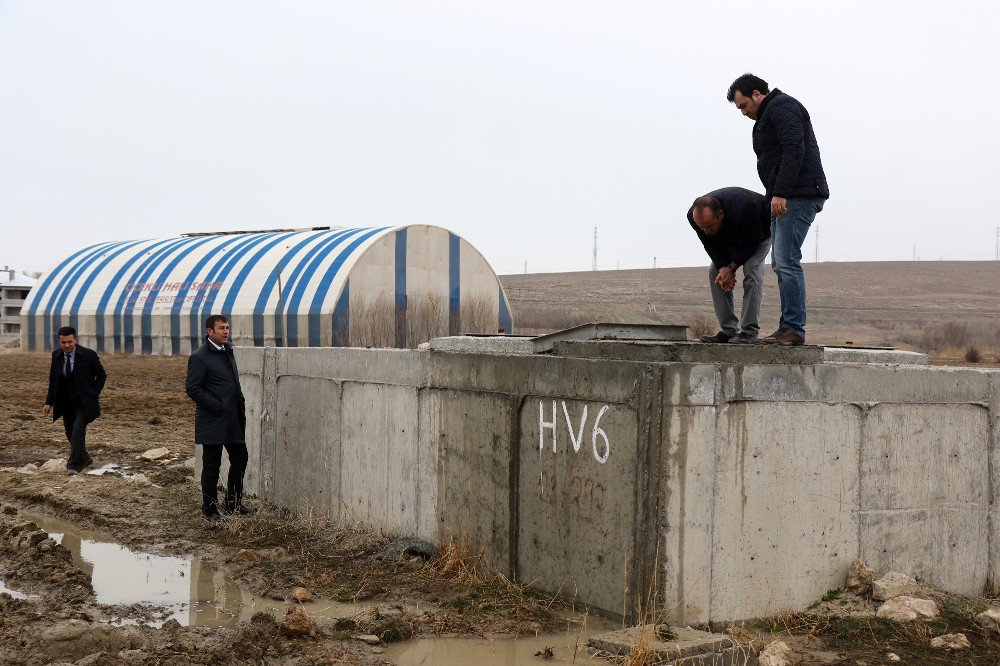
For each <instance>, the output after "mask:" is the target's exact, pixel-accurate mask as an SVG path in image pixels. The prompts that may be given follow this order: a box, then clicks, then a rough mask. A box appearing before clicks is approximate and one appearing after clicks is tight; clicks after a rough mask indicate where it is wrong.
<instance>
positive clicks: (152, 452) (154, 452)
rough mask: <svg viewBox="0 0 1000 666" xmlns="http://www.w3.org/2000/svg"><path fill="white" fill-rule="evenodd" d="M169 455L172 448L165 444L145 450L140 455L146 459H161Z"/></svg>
mask: <svg viewBox="0 0 1000 666" xmlns="http://www.w3.org/2000/svg"><path fill="white" fill-rule="evenodd" d="M168 455H170V449H168V448H167V447H165V446H161V447H159V448H156V449H149V450H148V451H144V452H143V453H142V454H141V455H140V456H139V457H140V458H144V459H145V460H159V459H160V458H163V457H164V456H168Z"/></svg>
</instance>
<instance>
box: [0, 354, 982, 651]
mask: <svg viewBox="0 0 1000 666" xmlns="http://www.w3.org/2000/svg"><path fill="white" fill-rule="evenodd" d="M103 361H104V363H105V366H106V368H107V371H108V375H109V380H108V384H107V388H106V390H105V392H104V395H103V396H102V409H103V412H104V413H103V415H102V417H101V418H100V419H99V420H98V421H96V422H95V423H93V424H92V425H91V427H90V428H89V430H88V448H89V449H90V451H91V453H92V455H93V457H94V459H95V466H98V467H100V466H106V465H108V464H109V463H115V464H117V465H118V467H117V468H116V469H114V470H110V471H108V473H106V474H103V475H100V476H97V475H91V474H83V475H78V476H67V475H66V474H65V472H64V470H63V469H61V468H59V467H58V465H56V469H54V470H51V471H34V470H32V469H31V468H30V467H27V468H25V466H26V465H36V466H41V465H42V464H43V463H45V462H46V461H49V460H51V459H54V458H65V457H66V455H67V454H68V444H67V443H66V441H65V436H64V434H63V430H62V425H61V423H58V422H57V423H52V422H51V420H50V419H49V418H47V417H43V416H42V413H41V408H42V402H43V398H44V394H45V386H44V383H43V382H44V380H45V377H46V370H47V367H48V357H47V355H46V354H41V353H28V352H21V351H10V352H6V353H0V583H2V584H4V585H6V587H7V588H8V589H9V590H10V591H13V592H14V593H15V594H14V595H13V596H12V595H11V594H5V593H3V592H2V591H0V664H8V663H10V664H48V663H77V664H121V663H155V664H193V663H194V664H236V663H282V664H285V663H294V664H326V663H349V664H385V663H394V662H393V661H391V660H390V659H389V657H391V656H392V655H393V654H394V653H393V648H392V647H391V646H390V645H388V644H393V643H395V644H397V645H398V644H399V643H400V642H401V641H409V640H419V639H421V637H441V636H444V637H488V638H490V639H504V638H511V637H515V636H534V635H539V634H541V635H549V634H550V632H560V631H565V630H566V629H567V626H568V625H569V626H571V623H568V621H567V615H568V614H570V613H571V610H572V609H571V608H569V606H568V605H566V604H564V603H562V602H560V601H557V600H554V599H552V598H550V597H549V596H547V595H544V594H540V593H536V592H534V591H532V590H530V589H526V588H523V587H518V586H514V585H511V584H509V583H508V582H507V581H505V580H504V579H503V578H502V577H499V576H494V575H491V574H490V573H489V572H488V571H483V570H481V569H480V568H479V567H477V566H476V562H475V558H470V556H469V554H468V553H460V552H457V551H455V550H452V549H448V548H445V549H444V552H443V553H441V554H440V555H438V556H436V557H432V558H430V559H428V560H425V559H424V558H422V557H418V556H407V557H404V558H399V559H396V560H392V561H381V560H377V559H373V557H372V556H373V555H376V554H378V553H380V552H382V550H383V548H384V547H385V546H386V545H387V543H389V541H390V540H389V538H388V537H386V536H385V535H376V534H370V533H366V532H364V531H361V530H358V529H348V528H344V527H342V526H336V525H330V524H327V523H325V522H323V521H321V520H316V519H303V518H296V517H292V516H288V515H285V514H283V513H282V512H281V511H278V510H276V509H273V508H269V507H266V506H264V505H261V511H260V512H259V513H258V514H256V515H253V516H249V517H244V518H238V519H227V521H226V522H225V523H223V524H221V525H209V524H207V523H205V522H204V521H202V520H201V518H200V514H199V501H198V489H197V486H196V485H195V483H194V478H193V474H194V472H193V467H192V462H193V459H192V455H193V454H194V447H193V446H192V444H191V441H192V434H193V432H192V431H193V425H192V421H193V407H192V405H191V403H190V401H189V400H188V399H187V398H186V397H185V396H184V394H183V387H182V385H183V376H184V371H185V367H186V359H185V358H165V357H139V356H124V355H107V356H105V357H104V358H103ZM156 447H166V448H167V449H168V450H169V453H168V454H167V455H166V456H164V457H163V458H161V459H158V460H144V459H142V458H139V457H138V456H139V454H141V453H142V452H144V451H147V450H148V449H152V448H156ZM19 468H20V469H19ZM50 519H59V520H61V521H62V522H61V523H58V524H60V525H64V526H65V527H63V528H59V530H56V529H54V528H52V527H50V528H49V529H48V532H49V533H51V535H50V534H49V533H46V531H45V530H42V529H41V528H40V527H39V523H41V524H49V523H48V521H49V520H50ZM60 530H61V531H63V532H65V533H66V534H65V536H63V537H62V541H61V542H60V541H59V537H58V535H57V534H56V532H58V531H60ZM77 530H79V532H80V533H79V535H77V537H78V538H76V542H71V540H70V538H69V537H70V532H71V531H73V532H76V531H77ZM88 535H90V536H89V537H88ZM93 535H99V536H93ZM87 538H91V539H93V540H100V541H107V542H114V543H117V544H122V545H124V546H126V547H128V548H129V549H132V550H133V551H135V552H137V553H145V554H147V555H143V556H142V557H145V558H147V559H155V558H157V557H163V558H165V557H167V556H172V557H177V558H187V559H186V560H184V561H189V560H191V558H192V557H193V558H195V560H194V561H195V562H196V564H193V565H191V567H192V568H191V569H190V571H189V573H188V575H194V574H193V572H194V571H195V568H197V567H200V568H201V570H202V571H204V570H208V569H211V570H212V571H217V572H221V573H219V574H217V575H216V578H214V579H212V580H215V581H218V580H220V579H219V578H218V576H223V575H224V577H225V579H226V580H227V581H230V583H231V584H232V585H236V586H238V587H239V589H240V590H241V591H242V594H244V595H252V597H253V598H254V599H256V600H257V601H255V602H254V603H258V602H259V603H261V604H262V605H261V606H260V607H261V608H262V612H257V613H246V614H245V616H244V615H243V614H240V613H237V614H236V615H237V616H238V617H234V619H233V620H232V621H223V620H224V619H223V620H219V619H218V618H219V616H218V614H216V616H215V617H216V621H213V622H201V621H197V620H196V619H193V618H195V615H194V614H193V613H192V614H191V615H190V616H187V615H184V614H183V613H182V614H181V615H178V616H176V617H175V616H171V615H170V614H169V613H168V612H167V611H164V610H163V608H161V607H158V606H157V605H156V604H150V603H119V604H113V603H108V602H106V601H102V600H101V599H100V594H101V593H100V590H99V588H100V587H101V586H102V585H106V584H107V581H106V580H103V582H102V581H99V574H98V571H97V569H96V568H95V567H94V566H91V564H93V563H88V562H85V561H83V560H81V559H80V558H81V557H83V556H85V555H86V552H85V550H81V547H80V546H79V543H78V542H80V541H86V540H87ZM74 543H76V545H75V546H74ZM73 548H76V550H75V551H74V552H73V553H72V554H71V552H70V550H71V549H73ZM80 553H83V556H81V555H80ZM91 557H93V556H91ZM139 559H142V558H141V557H140V558H139ZM164 561H169V560H164ZM183 574H184V571H181V572H180V573H179V574H173V575H174V576H176V575H183ZM213 575H215V574H213ZM99 582H100V583H101V584H100V585H99V584H98V583H99ZM210 583H211V580H210ZM230 583H227V584H230ZM296 588H305V589H306V590H308V591H309V592H310V593H311V594H312V595H314V596H315V600H314V601H312V602H307V603H302V604H299V603H297V602H296V601H295V600H294V595H295V590H296ZM17 597H26V598H17ZM247 598H249V597H247ZM842 598H846V597H841V596H840V595H839V594H838V595H834V597H833V600H832V601H830V602H827V603H824V604H821V606H820V607H819V608H818V609H814V611H813V612H812V613H810V614H796V615H788V616H786V617H783V618H779V619H778V620H775V621H772V622H769V623H758V624H754V625H745V626H740V627H736V628H733V629H732V631H733V632H734V636H735V637H737V638H740V639H741V640H744V641H749V640H752V641H753V642H754V645H755V646H756V647H758V648H759V647H761V646H762V645H763V644H766V642H767V641H769V640H771V639H772V638H773V636H775V635H779V634H780V635H784V636H786V638H787V639H788V640H789V641H790V642H791V643H792V644H793V645H794V646H795V647H796V648H797V649H798V650H799V651H800V656H801V657H802V661H801V663H832V664H851V665H853V664H858V663H861V664H868V663H873V664H874V663H887V662H886V658H885V655H886V654H887V653H889V652H896V653H897V654H899V655H900V656H901V658H902V659H903V663H940V664H946V663H967V664H975V663H1000V659H998V658H997V657H996V655H997V654H998V653H997V652H996V648H997V647H998V646H997V643H995V642H993V641H992V640H991V639H990V638H989V637H988V636H987V635H986V634H985V633H983V632H982V631H978V630H976V628H975V625H974V623H973V622H972V616H973V611H976V612H978V610H980V609H981V608H983V607H985V606H986V605H987V604H988V603H990V602H987V601H986V600H983V599H970V598H959V597H948V603H947V604H944V603H942V605H943V606H946V607H947V613H946V614H945V616H944V618H943V619H942V620H939V621H937V622H936V623H934V624H921V625H920V626H919V627H916V628H915V627H906V628H899V627H896V626H894V625H893V624H891V623H888V624H887V623H886V622H884V621H880V620H878V621H877V620H875V618H874V617H873V615H874V607H872V604H873V602H871V601H870V600H863V599H862V600H860V601H857V602H851V604H852V605H851V606H850V608H854V607H855V606H856V605H857V604H858V603H860V604H861V605H862V606H865V604H867V607H866V608H867V610H865V612H864V613H862V614H861V615H852V614H850V613H847V612H846V610H845V608H846V605H845V604H840V600H841V599H842ZM265 601H266V603H264V602H265ZM994 603H995V602H994ZM256 607H257V606H254V608H256ZM293 609H295V610H304V611H305V612H306V613H307V614H308V615H309V616H310V618H311V620H314V621H315V622H316V626H315V627H312V626H311V625H310V620H309V619H303V618H302V617H301V616H300V615H298V614H297V613H296V614H295V615H293V616H292V617H291V618H288V620H289V621H288V622H285V620H286V618H285V613H287V612H288V611H290V610H293ZM841 615H842V616H844V617H840V616H841ZM167 618H169V619H167ZM177 618H180V619H182V620H185V619H189V620H190V621H182V622H178V621H177ZM949 629H958V630H965V631H966V632H967V634H968V637H969V639H970V641H971V642H972V646H973V647H972V648H971V649H970V650H969V651H966V652H964V653H961V654H959V653H955V654H952V653H944V652H941V651H934V650H932V649H931V648H930V647H929V641H930V638H931V637H933V636H935V635H938V634H940V633H944V632H946V631H947V630H949ZM551 635H552V636H553V641H552V644H553V645H557V644H559V640H558V638H557V637H556V634H551ZM357 636H376V637H377V638H378V642H377V643H376V642H375V641H374V640H373V639H371V638H368V639H366V640H367V641H368V642H366V640H361V639H358V638H356V637H357ZM470 645H471V643H470ZM529 654H530V653H529ZM544 656H545V655H544V651H542V652H541V654H540V656H538V657H534V656H530V657H527V658H528V659H530V660H531V661H534V662H537V663H545V661H546V660H545V659H544ZM571 656H572V650H570V652H569V653H566V652H565V651H564V652H563V653H559V652H558V651H557V654H556V657H557V660H560V661H561V660H562V659H567V660H568V659H569V658H570V657H571ZM589 659H590V657H588V656H587V655H586V653H585V651H582V650H581V651H579V652H578V653H577V655H576V660H577V661H578V662H581V661H588V660H589ZM522 661H523V659H522V658H518V659H517V660H516V661H515V662H511V663H521V662H522ZM420 663H428V664H430V663H435V660H434V659H433V658H431V659H425V660H424V661H423V662H420ZM448 663H468V661H466V660H463V659H462V658H461V657H460V658H458V660H457V661H456V660H451V661H449V662H448ZM476 663H481V662H476ZM635 663H638V662H635Z"/></svg>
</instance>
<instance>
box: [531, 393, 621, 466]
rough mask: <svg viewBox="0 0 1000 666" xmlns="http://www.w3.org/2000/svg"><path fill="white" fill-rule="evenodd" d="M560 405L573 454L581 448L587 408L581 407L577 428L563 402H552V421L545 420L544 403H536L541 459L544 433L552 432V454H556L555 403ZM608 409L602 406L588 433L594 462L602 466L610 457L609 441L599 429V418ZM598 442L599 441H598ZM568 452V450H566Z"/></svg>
mask: <svg viewBox="0 0 1000 666" xmlns="http://www.w3.org/2000/svg"><path fill="white" fill-rule="evenodd" d="M557 402H561V403H562V413H563V416H564V417H565V418H566V430H567V431H568V433H569V441H570V444H571V445H572V446H573V452H574V453H579V452H580V449H581V448H582V447H583V441H584V431H585V430H586V428H587V413H588V407H587V405H586V404H584V406H583V411H582V412H581V413H580V422H579V426H578V427H574V425H573V419H572V417H570V415H569V407H567V406H566V401H565V400H560V401H556V400H553V401H552V420H551V421H546V420H545V401H544V400H539V401H538V455H539V457H541V455H542V453H544V451H545V431H546V430H551V431H552V453H558V441H557V440H558V431H559V427H558V425H559V412H558V410H557V408H556V403H557ZM608 409H610V408H609V407H608V405H602V406H601V409H600V410H598V412H597V417H596V418H595V419H594V425H593V428H592V429H591V431H590V444H591V447H592V449H593V453H594V460H596V461H597V462H598V463H600V464H601V465H603V464H604V463H606V462H608V457H609V456H610V455H611V441H610V440H609V439H608V434H607V433H606V432H604V429H603V428H601V418H602V417H603V416H604V414H605V413H606V412H607V411H608ZM598 440H600V441H598ZM567 450H568V449H567Z"/></svg>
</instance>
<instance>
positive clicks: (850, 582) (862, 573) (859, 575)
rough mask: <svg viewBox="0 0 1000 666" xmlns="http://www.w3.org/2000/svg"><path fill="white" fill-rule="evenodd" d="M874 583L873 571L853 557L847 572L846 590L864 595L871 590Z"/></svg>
mask: <svg viewBox="0 0 1000 666" xmlns="http://www.w3.org/2000/svg"><path fill="white" fill-rule="evenodd" d="M874 582H875V570H874V569H872V568H871V567H869V566H868V565H866V564H865V563H864V562H862V561H861V560H860V559H858V558H857V557H855V558H854V561H853V562H851V568H850V569H848V570H847V589H848V590H850V591H851V592H853V593H854V594H865V593H866V592H868V591H869V590H871V589H872V583H874Z"/></svg>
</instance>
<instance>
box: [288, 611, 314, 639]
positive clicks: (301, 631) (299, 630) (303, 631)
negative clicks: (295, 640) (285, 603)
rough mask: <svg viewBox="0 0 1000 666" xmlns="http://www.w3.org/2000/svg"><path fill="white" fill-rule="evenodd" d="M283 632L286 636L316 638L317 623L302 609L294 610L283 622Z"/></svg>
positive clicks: (289, 612)
mask: <svg viewBox="0 0 1000 666" xmlns="http://www.w3.org/2000/svg"><path fill="white" fill-rule="evenodd" d="M281 630H282V631H283V632H285V635H286V636H292V637H297V636H315V635H316V622H314V621H313V619H312V618H311V617H309V613H307V612H305V611H304V610H302V609H301V608H293V609H291V610H289V611H288V614H287V615H285V619H284V620H282V621H281Z"/></svg>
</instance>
